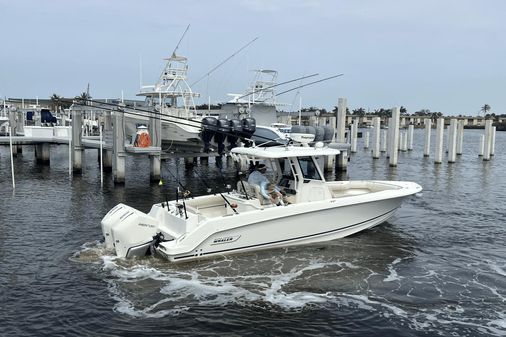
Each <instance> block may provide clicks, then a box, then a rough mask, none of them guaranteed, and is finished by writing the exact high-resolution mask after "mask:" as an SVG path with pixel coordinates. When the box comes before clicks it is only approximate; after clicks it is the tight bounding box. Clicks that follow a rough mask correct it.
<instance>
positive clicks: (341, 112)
mask: <svg viewBox="0 0 506 337" xmlns="http://www.w3.org/2000/svg"><path fill="white" fill-rule="evenodd" d="M347 104H348V102H347V99H346V98H344V97H342V98H339V99H338V101H337V119H336V121H337V124H336V142H337V143H345V142H346V137H345V135H346V106H347ZM347 169H348V153H347V151H342V152H341V153H340V154H338V155H337V160H336V171H346V170H347Z"/></svg>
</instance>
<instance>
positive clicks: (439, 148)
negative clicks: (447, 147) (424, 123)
mask: <svg viewBox="0 0 506 337" xmlns="http://www.w3.org/2000/svg"><path fill="white" fill-rule="evenodd" d="M444 123H445V120H444V118H438V119H437V122H436V151H435V155H434V157H435V158H434V164H441V163H442V162H443V134H444Z"/></svg>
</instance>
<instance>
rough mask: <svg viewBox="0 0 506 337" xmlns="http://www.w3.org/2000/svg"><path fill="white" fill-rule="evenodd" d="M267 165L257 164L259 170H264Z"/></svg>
mask: <svg viewBox="0 0 506 337" xmlns="http://www.w3.org/2000/svg"><path fill="white" fill-rule="evenodd" d="M266 168H267V167H266V166H265V164H258V166H257V169H258V170H262V169H266Z"/></svg>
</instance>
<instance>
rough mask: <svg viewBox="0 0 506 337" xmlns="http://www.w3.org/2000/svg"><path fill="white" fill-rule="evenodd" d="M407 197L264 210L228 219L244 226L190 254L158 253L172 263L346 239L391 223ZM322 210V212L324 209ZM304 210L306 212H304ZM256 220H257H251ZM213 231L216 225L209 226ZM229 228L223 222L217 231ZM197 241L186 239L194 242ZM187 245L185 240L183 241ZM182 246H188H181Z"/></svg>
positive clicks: (167, 249)
mask: <svg viewBox="0 0 506 337" xmlns="http://www.w3.org/2000/svg"><path fill="white" fill-rule="evenodd" d="M403 199H404V197H397V198H391V199H384V200H380V201H373V202H365V203H361V204H349V205H339V204H338V203H333V204H334V205H330V207H325V205H322V204H323V203H325V202H330V203H332V202H331V201H325V202H322V203H320V202H317V203H314V204H315V205H312V206H313V207H311V208H312V209H309V210H308V205H307V204H306V205H289V206H286V207H283V206H280V207H282V208H284V210H283V211H285V210H286V211H285V212H286V214H285V215H284V216H283V215H282V214H280V211H279V208H280V207H276V208H272V209H265V210H263V211H262V213H269V212H271V213H272V214H271V215H269V214H255V215H253V214H251V215H249V217H250V219H249V220H248V219H247V218H248V214H245V215H244V216H243V217H244V219H243V220H242V219H239V217H241V215H233V216H230V217H229V218H231V219H233V221H235V222H237V223H243V224H244V225H241V226H237V227H235V228H230V229H226V230H216V231H215V233H212V234H211V235H209V236H208V237H207V238H206V239H204V240H203V241H202V242H201V243H200V244H198V245H196V246H195V247H193V249H191V251H188V252H185V253H177V251H178V244H177V243H169V244H167V245H164V244H161V245H160V247H158V249H157V252H158V253H160V255H162V256H163V257H165V258H167V259H168V260H170V261H173V262H176V261H187V260H193V259H200V258H208V257H213V256H217V255H223V254H234V253H242V252H248V251H254V250H262V249H269V248H276V247H286V246H293V245H303V244H310V243H316V242H323V241H329V240H335V239H339V238H343V237H346V236H349V235H352V234H355V233H357V232H360V231H363V230H366V229H369V228H372V227H374V226H377V225H379V224H381V223H383V222H385V221H386V220H388V219H389V218H390V217H391V216H392V215H393V214H394V212H395V210H396V209H397V208H399V207H400V205H401V202H402V200H403ZM322 207H323V209H322ZM302 209H304V211H303V210H302ZM251 217H255V218H256V220H252V218H251ZM207 226H210V227H213V226H216V225H214V224H207ZM219 226H221V227H226V226H227V224H226V223H223V220H221V225H218V227H219ZM216 229H219V228H216ZM194 239H195V238H192V237H191V236H189V237H186V238H185V240H188V241H191V240H194ZM183 241H184V240H183ZM179 246H186V245H185V243H184V242H181V243H180V244H179Z"/></svg>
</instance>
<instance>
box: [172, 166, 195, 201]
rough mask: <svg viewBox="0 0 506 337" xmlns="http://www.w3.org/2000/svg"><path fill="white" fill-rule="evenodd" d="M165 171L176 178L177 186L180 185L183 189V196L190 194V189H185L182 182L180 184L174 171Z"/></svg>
mask: <svg viewBox="0 0 506 337" xmlns="http://www.w3.org/2000/svg"><path fill="white" fill-rule="evenodd" d="M167 172H169V173H170V175H171V176H172V177H173V178H174V179H176V182H177V184H178V185H179V186H181V188H182V189H183V190H184V192H183V193H184V194H185V196H189V195H192V193H191V191H190V190H188V189H187V188H186V187H185V186H184V185H183V184H181V181H180V180H179V179H178V178H177V177H176V176H175V175H174V173H172V172H171V171H170V170H169V169H167ZM178 176H179V175H178ZM192 198H193V196H192Z"/></svg>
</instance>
